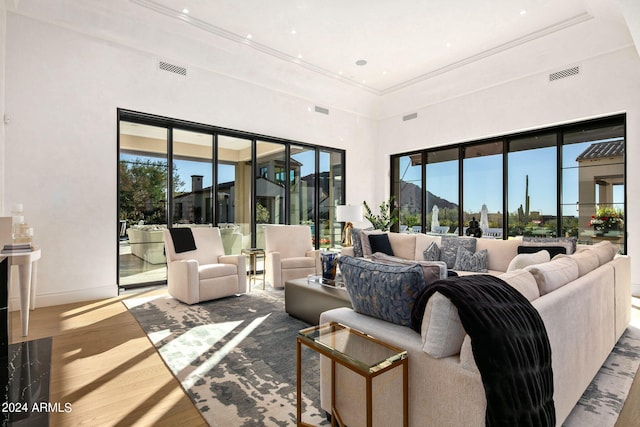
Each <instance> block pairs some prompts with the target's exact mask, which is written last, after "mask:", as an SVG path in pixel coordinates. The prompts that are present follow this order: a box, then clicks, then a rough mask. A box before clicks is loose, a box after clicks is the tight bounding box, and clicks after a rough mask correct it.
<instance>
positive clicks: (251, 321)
mask: <svg viewBox="0 0 640 427" xmlns="http://www.w3.org/2000/svg"><path fill="white" fill-rule="evenodd" d="M283 299H284V292H283V291H282V290H272V289H271V290H269V289H268V290H264V291H263V290H253V291H252V292H251V293H249V294H245V295H243V296H241V297H230V298H224V299H220V300H216V301H210V302H206V303H202V304H198V305H193V306H188V305H186V304H182V303H180V302H178V301H177V300H175V299H173V298H171V297H169V296H167V295H166V294H161V295H157V296H153V297H146V298H140V297H133V298H129V299H127V300H125V301H124V303H125V305H126V306H127V308H128V309H129V311H130V312H131V313H132V314H133V315H134V317H135V318H136V319H137V320H138V323H140V325H141V326H142V328H143V329H144V331H145V332H146V333H147V335H148V336H149V339H150V340H151V342H152V343H153V344H154V345H155V346H156V348H157V349H158V352H159V353H160V355H161V357H162V358H163V359H164V361H165V363H166V364H167V366H168V367H169V369H170V370H171V371H172V372H173V374H174V375H175V376H176V377H177V378H178V379H179V381H180V382H181V383H182V386H183V387H184V389H185V390H186V392H187V394H188V395H189V396H190V398H191V400H192V401H193V403H194V404H195V406H196V407H197V408H198V409H199V410H200V411H201V412H202V414H203V416H204V418H205V419H206V420H207V421H208V423H209V424H210V425H212V426H289V425H295V419H296V414H295V412H296V369H295V368H296V355H295V348H296V345H295V338H296V334H297V332H298V331H299V330H300V329H303V328H305V327H308V326H309V325H308V324H306V323H304V322H302V321H300V320H297V319H295V318H293V317H291V316H289V315H288V314H286V313H285V311H284V302H283ZM302 348H303V353H302V360H303V377H304V378H305V382H304V383H303V395H304V400H303V420H304V421H305V422H308V423H311V424H312V425H326V424H327V423H326V421H325V419H324V413H323V412H322V411H321V410H320V409H319V406H318V401H319V385H318V383H319V374H318V362H317V360H318V356H317V354H316V353H315V352H313V351H311V350H309V349H307V348H306V347H305V346H303V347H302ZM639 365H640V329H637V328H635V327H633V326H630V327H629V328H628V329H627V331H626V332H625V333H624V335H623V337H622V338H621V339H620V341H619V342H618V343H617V344H616V347H615V348H614V350H613V351H612V353H611V355H610V356H609V358H608V359H607V361H606V362H605V364H604V366H603V367H602V369H601V370H600V372H599V373H598V375H597V376H596V378H595V379H594V380H593V382H592V383H591V385H590V386H589V388H588V389H587V390H586V391H585V393H584V395H583V396H582V398H581V399H580V401H579V402H578V404H577V405H576V406H575V408H574V409H573V411H572V412H571V414H570V415H569V418H568V419H567V420H566V421H565V423H564V424H563V426H565V427H584V426H598V427H606V426H610V427H613V426H614V425H615V423H616V420H617V418H618V415H619V413H620V411H621V410H622V406H623V404H624V401H625V399H626V397H627V395H628V393H629V389H630V388H631V383H632V382H633V378H634V376H635V374H636V372H637V371H638V366H639Z"/></svg>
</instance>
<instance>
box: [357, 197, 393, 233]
mask: <svg viewBox="0 0 640 427" xmlns="http://www.w3.org/2000/svg"><path fill="white" fill-rule="evenodd" d="M394 201H395V196H391V197H390V198H389V200H387V201H383V202H382V203H380V206H379V210H380V213H379V214H374V213H373V212H372V211H371V208H370V207H369V205H368V204H367V202H366V201H364V202H363V205H364V217H365V218H366V219H367V220H369V222H370V223H371V225H373V228H375V229H376V230H382V231H389V230H390V229H391V227H393V225H394V224H395V223H397V222H398V207H397V206H396V205H395V203H394Z"/></svg>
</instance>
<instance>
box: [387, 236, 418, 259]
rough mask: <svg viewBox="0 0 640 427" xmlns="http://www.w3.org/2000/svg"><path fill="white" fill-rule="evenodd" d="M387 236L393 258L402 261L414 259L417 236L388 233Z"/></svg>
mask: <svg viewBox="0 0 640 427" xmlns="http://www.w3.org/2000/svg"><path fill="white" fill-rule="evenodd" d="M388 236H389V242H390V243H391V248H392V249H393V254H394V255H395V256H397V257H400V258H404V259H414V258H415V256H414V255H415V253H416V236H417V234H406V233H389V234H388Z"/></svg>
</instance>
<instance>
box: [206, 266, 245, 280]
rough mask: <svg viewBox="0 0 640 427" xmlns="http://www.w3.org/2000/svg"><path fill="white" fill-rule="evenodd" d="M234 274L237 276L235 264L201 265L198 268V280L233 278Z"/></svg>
mask: <svg viewBox="0 0 640 427" xmlns="http://www.w3.org/2000/svg"><path fill="white" fill-rule="evenodd" d="M234 274H238V266H237V265H235V264H201V265H200V266H198V278H199V279H200V280H203V279H215V278H216V277H225V276H233V275H234Z"/></svg>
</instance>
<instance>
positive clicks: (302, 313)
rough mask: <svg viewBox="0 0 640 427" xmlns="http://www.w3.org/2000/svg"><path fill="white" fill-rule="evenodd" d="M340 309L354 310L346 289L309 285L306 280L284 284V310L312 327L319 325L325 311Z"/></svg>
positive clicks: (318, 284)
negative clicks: (321, 315)
mask: <svg viewBox="0 0 640 427" xmlns="http://www.w3.org/2000/svg"><path fill="white" fill-rule="evenodd" d="M339 307H347V308H352V307H351V300H350V299H349V294H348V293H347V291H346V290H345V289H344V288H341V287H334V286H330V285H322V284H320V283H309V282H308V281H307V279H306V278H304V279H293V280H288V281H286V282H285V284H284V310H285V311H286V312H287V313H289V314H290V315H291V316H293V317H296V318H298V319H300V320H304V321H305V322H307V323H309V324H311V325H317V324H318V322H319V321H320V313H322V312H323V311H327V310H331V309H333V308H339Z"/></svg>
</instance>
